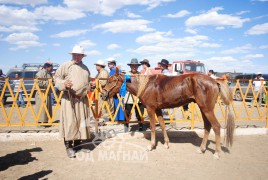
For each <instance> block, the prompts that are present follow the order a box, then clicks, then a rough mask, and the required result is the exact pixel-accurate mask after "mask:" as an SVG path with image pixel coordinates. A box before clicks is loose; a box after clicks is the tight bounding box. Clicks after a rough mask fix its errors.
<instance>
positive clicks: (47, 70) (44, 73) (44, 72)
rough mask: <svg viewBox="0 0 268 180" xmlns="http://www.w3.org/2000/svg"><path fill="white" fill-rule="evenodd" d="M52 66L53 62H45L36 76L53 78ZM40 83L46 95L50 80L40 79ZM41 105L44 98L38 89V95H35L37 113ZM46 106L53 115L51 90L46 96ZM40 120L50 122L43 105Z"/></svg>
mask: <svg viewBox="0 0 268 180" xmlns="http://www.w3.org/2000/svg"><path fill="white" fill-rule="evenodd" d="M52 68H53V66H52V63H51V62H47V63H45V64H44V66H43V69H41V70H40V71H38V73H36V75H35V78H52V74H51V71H52ZM38 85H39V88H40V91H41V93H42V95H43V96H44V95H45V93H46V90H47V87H48V85H49V82H48V80H42V79H39V80H38ZM41 106H42V99H41V96H40V94H39V92H38V91H37V92H36V95H35V109H36V112H37V113H38V112H39V111H40V108H41ZM46 107H47V110H48V113H49V115H50V116H51V115H52V106H51V90H50V91H48V94H47V96H46ZM38 122H39V123H47V122H48V116H47V113H46V111H45V108H43V107H42V111H41V114H40V118H39V120H38Z"/></svg>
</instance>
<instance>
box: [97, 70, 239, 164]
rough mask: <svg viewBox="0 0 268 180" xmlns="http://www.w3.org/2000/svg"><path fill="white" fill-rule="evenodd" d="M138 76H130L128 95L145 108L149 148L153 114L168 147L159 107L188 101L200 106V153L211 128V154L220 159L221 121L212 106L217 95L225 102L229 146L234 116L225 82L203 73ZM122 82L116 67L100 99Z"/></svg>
mask: <svg viewBox="0 0 268 180" xmlns="http://www.w3.org/2000/svg"><path fill="white" fill-rule="evenodd" d="M141 76H142V75H139V76H131V78H130V80H129V81H127V83H126V84H127V90H128V91H129V92H130V93H131V94H133V95H135V96H138V98H139V99H140V101H141V103H142V104H143V105H144V106H145V107H146V109H147V112H148V115H149V118H150V126H151V146H150V150H152V149H154V148H155V122H156V120H155V114H156V115H157V118H158V121H159V123H160V126H161V129H162V131H163V135H164V140H165V146H166V147H167V148H168V147H169V138H168V136H167V132H166V129H165V123H164V120H163V115H162V111H161V109H167V108H174V107H179V106H182V105H184V104H187V103H190V102H195V103H197V105H198V106H199V108H200V111H201V114H202V117H203V121H204V127H205V129H204V138H203V141H202V143H201V146H200V149H198V151H199V152H200V153H204V152H205V150H206V144H207V140H208V136H209V132H210V130H211V127H212V129H213V130H214V132H215V142H216V147H215V153H214V157H215V158H216V159H219V153H220V151H221V145H220V123H219V122H218V120H217V118H216V116H215V114H214V107H215V103H216V101H217V98H218V95H219V94H220V96H221V99H222V101H223V102H224V104H225V105H226V117H227V118H226V121H227V125H226V126H227V127H226V128H227V131H226V145H227V146H229V145H232V143H233V131H234V116H233V114H232V113H231V111H230V105H231V102H232V99H233V97H232V93H231V91H230V89H229V88H228V85H227V84H226V83H225V82H223V81H221V80H215V79H212V78H210V77H209V76H207V75H204V74H189V75H181V76H165V75H151V76H143V77H147V78H148V79H147V80H144V79H145V78H140V77H141ZM123 82H124V74H120V73H119V72H118V70H117V71H116V73H115V74H114V75H113V76H111V77H110V78H109V79H108V81H107V84H106V86H105V87H104V88H103V92H102V98H103V100H107V99H108V98H111V97H113V96H114V95H115V94H116V93H118V92H119V90H120V87H121V85H122V84H123ZM144 82H145V83H144ZM227 110H229V111H227ZM227 112H228V113H227ZM227 114H228V115H227Z"/></svg>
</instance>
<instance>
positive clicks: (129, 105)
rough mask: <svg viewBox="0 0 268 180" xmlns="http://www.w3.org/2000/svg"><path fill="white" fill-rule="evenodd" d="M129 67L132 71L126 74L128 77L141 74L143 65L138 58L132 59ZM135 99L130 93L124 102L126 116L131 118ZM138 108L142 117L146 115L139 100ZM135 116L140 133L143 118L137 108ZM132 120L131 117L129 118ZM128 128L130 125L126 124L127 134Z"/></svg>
mask: <svg viewBox="0 0 268 180" xmlns="http://www.w3.org/2000/svg"><path fill="white" fill-rule="evenodd" d="M127 65H128V66H130V71H129V72H126V75H135V74H140V72H139V71H138V68H139V66H140V65H141V64H140V63H139V62H138V60H137V59H136V58H133V59H131V62H130V63H129V64H127ZM132 96H133V97H135V96H134V95H131V94H130V93H129V92H127V93H126V95H125V98H124V101H125V110H126V114H127V116H128V117H129V116H130V114H131V109H132V107H133V103H134V99H133V98H132ZM138 106H139V109H140V112H141V115H143V114H144V106H143V105H142V104H141V102H139V100H138ZM134 109H135V114H136V118H137V119H138V121H139V131H142V130H143V124H142V123H141V116H140V114H139V111H138V108H137V107H136V106H135V108H134ZM129 118H131V117H129ZM128 127H129V124H128V123H126V124H125V132H127V131H128Z"/></svg>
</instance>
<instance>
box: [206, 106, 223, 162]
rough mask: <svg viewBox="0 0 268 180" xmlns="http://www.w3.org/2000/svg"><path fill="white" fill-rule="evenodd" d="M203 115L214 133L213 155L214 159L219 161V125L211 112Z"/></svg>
mask: <svg viewBox="0 0 268 180" xmlns="http://www.w3.org/2000/svg"><path fill="white" fill-rule="evenodd" d="M204 115H205V116H206V117H207V120H208V121H209V122H210V123H211V125H212V128H213V130H214V132H215V143H216V147H215V153H214V158H215V159H219V158H220V152H221V135H220V133H221V125H220V123H219V122H218V120H217V118H216V116H215V114H214V112H213V110H211V111H208V112H204Z"/></svg>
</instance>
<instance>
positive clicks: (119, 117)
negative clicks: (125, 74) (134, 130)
mask: <svg viewBox="0 0 268 180" xmlns="http://www.w3.org/2000/svg"><path fill="white" fill-rule="evenodd" d="M108 67H109V69H110V73H109V76H112V75H114V74H115V72H116V61H115V59H114V58H109V59H108ZM119 72H120V73H121V72H122V71H121V70H119ZM119 95H120V96H121V97H124V92H122V90H120V91H119ZM108 103H109V106H110V110H111V112H113V113H115V112H116V109H117V107H118V104H119V99H118V97H117V94H115V95H114V97H113V98H110V99H109V100H108ZM115 120H116V121H124V120H125V115H124V110H123V108H122V106H120V107H119V110H118V112H117V114H116V116H115Z"/></svg>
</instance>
